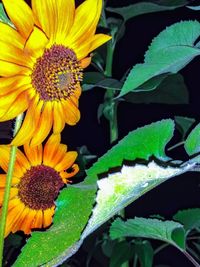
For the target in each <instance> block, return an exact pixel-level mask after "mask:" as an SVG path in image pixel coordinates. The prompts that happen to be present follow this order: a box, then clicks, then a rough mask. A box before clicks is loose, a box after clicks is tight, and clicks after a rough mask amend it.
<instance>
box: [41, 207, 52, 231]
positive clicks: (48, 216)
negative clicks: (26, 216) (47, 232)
mask: <svg viewBox="0 0 200 267" xmlns="http://www.w3.org/2000/svg"><path fill="white" fill-rule="evenodd" d="M53 215H54V207H52V208H50V209H46V210H44V218H43V227H44V228H46V227H48V226H49V225H51V223H52V220H53Z"/></svg>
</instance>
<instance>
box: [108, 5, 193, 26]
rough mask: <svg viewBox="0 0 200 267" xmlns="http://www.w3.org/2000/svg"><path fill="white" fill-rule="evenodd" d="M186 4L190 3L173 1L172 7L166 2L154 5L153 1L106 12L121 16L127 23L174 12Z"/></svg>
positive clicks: (110, 8)
mask: <svg viewBox="0 0 200 267" xmlns="http://www.w3.org/2000/svg"><path fill="white" fill-rule="evenodd" d="M168 2H169V1H168ZM162 3H163V5H162ZM186 4H188V1H184V0H179V1H173V3H171V5H167V3H165V2H164V1H159V3H154V2H153V1H150V2H147V1H146V2H145V1H144V2H139V3H136V4H133V5H129V6H126V7H118V8H112V7H107V8H106V10H107V11H110V12H113V13H117V14H119V15H121V16H122V17H123V19H124V20H125V21H127V20H129V19H131V18H134V17H136V16H139V15H143V14H147V13H153V12H160V11H166V10H173V9H176V8H178V7H181V6H184V5H186Z"/></svg>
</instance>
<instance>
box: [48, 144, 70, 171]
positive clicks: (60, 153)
mask: <svg viewBox="0 0 200 267" xmlns="http://www.w3.org/2000/svg"><path fill="white" fill-rule="evenodd" d="M66 151H67V146H66V145H64V144H59V146H58V147H57V148H56V149H55V150H54V154H53V156H52V157H51V158H50V157H48V158H47V157H46V159H47V160H48V166H50V167H52V168H54V167H55V166H56V165H57V164H58V163H59V162H60V161H61V160H62V159H63V158H64V156H65V154H66Z"/></svg>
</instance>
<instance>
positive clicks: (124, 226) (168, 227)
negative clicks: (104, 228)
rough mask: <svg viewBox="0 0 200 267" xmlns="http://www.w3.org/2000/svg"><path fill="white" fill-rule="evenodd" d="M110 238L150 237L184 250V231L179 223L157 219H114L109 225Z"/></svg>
mask: <svg viewBox="0 0 200 267" xmlns="http://www.w3.org/2000/svg"><path fill="white" fill-rule="evenodd" d="M110 237H111V239H116V238H124V237H141V238H152V239H157V240H161V241H164V242H167V243H169V244H171V245H173V246H175V247H177V248H179V249H180V250H185V231H184V228H183V226H182V225H181V224H180V223H177V222H174V221H160V220H157V219H145V218H137V217H136V218H135V219H129V220H127V221H125V222H124V221H123V220H121V219H119V218H118V219H116V220H115V221H114V222H113V223H112V225H111V227H110Z"/></svg>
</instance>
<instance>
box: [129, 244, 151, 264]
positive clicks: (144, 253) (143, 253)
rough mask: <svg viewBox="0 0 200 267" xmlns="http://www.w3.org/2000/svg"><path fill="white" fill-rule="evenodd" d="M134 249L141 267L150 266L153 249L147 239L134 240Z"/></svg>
mask: <svg viewBox="0 0 200 267" xmlns="http://www.w3.org/2000/svg"><path fill="white" fill-rule="evenodd" d="M134 249H135V251H136V253H137V255H138V258H139V261H140V264H141V267H152V266H153V256H154V251H153V248H152V246H151V243H150V242H149V241H147V240H142V241H138V240H134Z"/></svg>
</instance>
